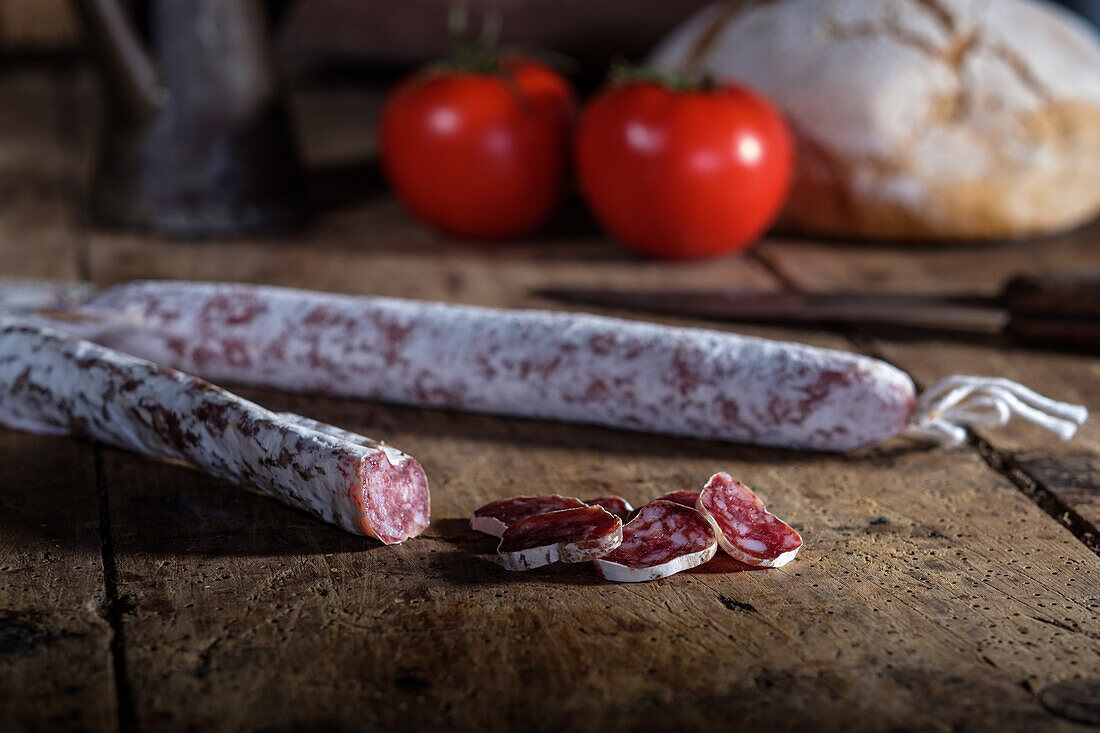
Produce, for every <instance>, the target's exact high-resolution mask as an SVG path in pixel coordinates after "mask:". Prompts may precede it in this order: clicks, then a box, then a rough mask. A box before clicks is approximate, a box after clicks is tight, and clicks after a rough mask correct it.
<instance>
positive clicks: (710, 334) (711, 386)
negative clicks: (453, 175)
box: [57, 281, 915, 450]
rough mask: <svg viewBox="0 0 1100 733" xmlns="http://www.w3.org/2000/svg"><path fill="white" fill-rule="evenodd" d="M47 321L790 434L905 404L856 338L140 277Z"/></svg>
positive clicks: (272, 368) (210, 358) (340, 387)
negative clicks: (792, 339) (840, 341)
mask: <svg viewBox="0 0 1100 733" xmlns="http://www.w3.org/2000/svg"><path fill="white" fill-rule="evenodd" d="M57 326H58V327H59V328H63V329H66V330H69V331H71V332H73V333H76V334H78V335H85V336H86V337H88V338H92V339H93V340H95V341H98V342H99V343H102V344H104V345H107V346H110V347H112V348H117V349H119V350H122V351H125V352H127V353H131V354H135V355H137V356H141V357H143V358H146V359H149V360H151V361H155V362H158V363H162V364H167V365H170V366H173V367H175V368H178V369H182V370H184V371H187V372H191V373H195V374H199V375H202V376H204V377H207V378H209V379H213V380H216V381H219V382H221V381H224V382H236V383H242V384H253V385H263V386H267V387H274V388H277V389H284V390H290V391H306V392H320V393H326V394H333V395H340V396H349V397H361V398H367V399H379V400H386V401H391V402H397V403H402V404H409V405H419V406H428V407H443V408H453V409H460V410H469V411H475V412H488V413H494V414H499V415H511V416H520V417H529V418H540V419H550V420H564V421H571V422H580V423H593V424H598V425H606V426H610V427H615V428H625V429H630V430H644V431H651V432H658V433H666V434H673V435H684V436H694V437H699V438H713V439H721V440H731V441H738V442H746V443H758V444H764V445H775V446H785V447H791V448H811V449H819V450H849V449H854V448H858V447H861V446H865V445H869V444H874V443H878V442H880V441H882V440H885V439H886V438H889V437H890V436H893V435H896V434H898V433H899V432H901V431H903V430H904V429H905V428H906V427H907V425H908V423H909V419H910V416H911V413H912V412H913V409H914V404H915V392H914V387H913V383H912V381H911V380H910V379H909V377H908V376H907V375H906V374H905V373H903V372H902V371H900V370H898V369H896V368H895V367H892V366H890V365H889V364H886V363H885V362H882V361H878V360H876V359H871V358H868V357H865V356H859V355H856V354H850V353H845V352H841V351H833V350H829V349H820V348H815V347H811V346H805V345H802V344H795V343H784V342H778V341H769V340H766V339H760V338H753V337H749V336H740V335H736V334H730V333H723V332H718V331H710V330H703V329H690V328H674V327H669V326H661V325H656V324H651V323H644V322H638V321H627V320H620V319H613V318H605V317H601V316H594V315H587V314H579V313H554V312H546V311H536V310H499V309H491V308H481V307H474V306H465V305H446V304H441V303H428V302H418V301H411V300H400V299H395V298H380V297H354V296H342V295H333V294H328V293H317V292H307V291H301V290H291V289H285V288H276V287H269V286H257V285H240V284H219V283H191V282H173V281H147V282H134V283H130V284H126V285H121V286H119V287H116V288H114V289H112V290H108V291H106V292H104V293H102V294H101V295H99V296H98V297H96V298H94V299H93V300H92V301H90V302H89V303H87V304H86V305H85V306H83V307H81V308H79V309H78V310H77V311H76V312H74V313H72V314H70V318H69V319H66V320H63V321H59V322H58V323H57Z"/></svg>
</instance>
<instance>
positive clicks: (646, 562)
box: [595, 499, 718, 583]
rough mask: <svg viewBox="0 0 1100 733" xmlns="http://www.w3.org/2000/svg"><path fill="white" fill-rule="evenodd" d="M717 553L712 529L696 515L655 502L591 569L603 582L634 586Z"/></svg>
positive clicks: (647, 507) (627, 527)
mask: <svg viewBox="0 0 1100 733" xmlns="http://www.w3.org/2000/svg"><path fill="white" fill-rule="evenodd" d="M717 550H718V540H717V537H716V536H715V533H714V529H713V528H712V527H711V525H710V524H709V523H708V522H707V520H706V519H704V518H703V516H702V515H701V514H699V512H697V511H695V510H694V509H692V508H690V507H686V506H684V505H683V504H677V503H676V502H672V501H665V500H663V499H657V500H655V501H651V502H649V503H648V504H646V505H645V506H644V507H642V508H641V510H640V511H639V512H638V516H636V517H635V518H634V519H633V520H632V521H631V522H630V523H629V524H627V525H626V526H624V527H623V541H622V544H620V545H619V547H618V549H616V550H614V551H613V552H610V553H608V554H606V555H604V556H603V557H601V558H599V559H597V560H596V561H595V566H596V572H598V573H599V574H600V575H601V576H603V577H604V578H606V579H607V580H614V581H618V582H620V583H636V582H640V581H646V580H656V579H658V578H666V577H668V576H669V575H674V574H676V573H678V572H680V571H682V570H688V569H690V568H693V567H696V566H698V565H702V564H703V563H705V562H706V561H708V560H710V559H711V558H712V557H714V553H715V552H717Z"/></svg>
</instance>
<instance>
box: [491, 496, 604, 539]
mask: <svg viewBox="0 0 1100 733" xmlns="http://www.w3.org/2000/svg"><path fill="white" fill-rule="evenodd" d="M583 506H585V504H584V502H582V501H581V500H580V499H574V498H573V497H571V496H561V495H560V494H550V495H549V496H515V497H512V498H511V499H501V500H500V501H493V502H490V503H488V504H484V505H482V506H479V507H478V508H477V509H475V510H474V515H473V516H472V517H471V518H470V529H473V530H476V531H478V532H484V533H485V534H488V535H492V536H493V537H501V536H502V535H503V534H504V530H506V529H507V528H508V526H509V525H511V524H515V523H516V522H518V521H520V520H521V519H526V518H527V517H533V516H535V515H536V514H545V513H546V512H556V511H560V510H562V509H579V508H581V507H583Z"/></svg>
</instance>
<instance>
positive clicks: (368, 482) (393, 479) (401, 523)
mask: <svg viewBox="0 0 1100 733" xmlns="http://www.w3.org/2000/svg"><path fill="white" fill-rule="evenodd" d="M358 473H359V492H360V494H359V503H360V504H361V505H362V507H363V518H362V519H361V520H360V528H361V529H362V530H363V533H364V534H367V535H370V536H371V537H376V538H378V539H379V540H381V541H382V542H384V543H385V544H387V545H392V544H395V543H397V542H403V541H404V540H407V539H409V538H410V537H415V536H416V535H418V534H420V533H421V532H423V531H424V528H425V527H427V526H428V517H429V515H430V513H431V497H430V496H429V494H428V477H427V476H426V475H425V474H424V469H423V467H421V465H420V463H418V462H417V461H416V459H414V458H412V457H410V456H405V457H404V460H402V461H398V462H396V463H394V462H393V458H392V456H391V455H388V454H386V453H383V452H381V451H378V452H375V453H372V454H370V455H369V456H367V457H366V458H364V459H363V461H362V462H361V463H360V464H359V471H358Z"/></svg>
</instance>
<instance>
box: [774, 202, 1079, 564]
mask: <svg viewBox="0 0 1100 733" xmlns="http://www.w3.org/2000/svg"><path fill="white" fill-rule="evenodd" d="M759 254H760V255H761V256H762V257H763V258H764V259H765V260H766V261H768V262H769V263H770V264H771V265H772V266H773V267H774V268H775V269H776V270H777V271H779V272H780V273H781V274H782V275H783V276H784V278H786V279H787V280H788V281H789V282H791V283H793V284H794V285H795V286H797V287H799V288H803V289H806V290H844V289H857V290H858V289H863V290H884V291H890V290H894V291H902V290H905V291H916V292H945V293H946V292H962V291H968V292H969V291H977V292H990V293H992V292H996V291H997V289H998V288H999V287H1000V285H1001V283H1002V282H1003V281H1004V280H1005V279H1006V278H1008V277H1010V276H1012V275H1013V274H1017V273H1023V272H1065V271H1078V270H1097V271H1100V222H1098V223H1097V224H1094V225H1092V226H1090V227H1086V228H1084V229H1081V230H1078V231H1076V232H1071V233H1068V234H1065V235H1060V236H1058V237H1052V238H1050V239H1048V240H1043V241H1032V242H1020V243H1015V244H997V245H966V246H955V247H946V246H944V247H940V248H936V249H930V250H923V249H920V248H919V247H912V248H909V249H903V248H894V249H890V250H883V251H879V250H872V249H869V248H867V247H859V246H849V245H843V244H823V243H812V242H790V241H775V242H769V243H767V244H766V245H764V246H763V247H762V248H761V249H760V250H759ZM874 349H875V351H876V352H877V353H879V354H880V355H881V356H882V357H883V358H885V359H887V360H888V361H891V362H893V363H895V364H897V365H899V366H901V367H902V368H904V369H906V370H908V371H909V372H910V373H911V374H912V375H913V376H914V377H915V378H916V379H917V380H918V381H919V382H921V383H923V384H924V385H925V386H927V385H930V384H932V383H934V382H935V381H936V380H938V379H940V378H942V377H945V376H948V375H949V374H987V375H991V376H1001V377H1007V378H1008V379H1012V380H1015V381H1018V382H1020V383H1022V384H1025V385H1028V386H1029V387H1032V388H1033V389H1036V390H1038V391H1039V392H1041V393H1043V394H1046V395H1049V396H1050V397H1053V398H1055V399H1058V400H1065V401H1068V402H1073V403H1076V404H1083V405H1085V406H1086V407H1088V408H1089V409H1090V411H1091V412H1092V413H1093V417H1092V419H1090V420H1089V421H1088V422H1087V423H1086V424H1085V425H1084V426H1083V427H1082V428H1081V429H1080V430H1079V431H1078V434H1077V436H1076V437H1075V438H1074V439H1073V441H1072V442H1069V443H1064V442H1062V441H1061V440H1060V439H1059V438H1057V437H1056V436H1054V435H1052V434H1050V433H1048V432H1046V431H1043V430H1041V429H1039V428H1037V427H1035V426H1033V425H1030V424H1027V423H1023V422H1019V421H1018V422H1016V423H1013V424H1012V425H1011V426H1009V427H1008V428H1006V429H998V430H996V431H989V430H982V431H979V433H980V434H981V435H982V436H983V437H984V438H985V439H986V440H988V441H989V442H990V443H991V444H992V445H993V446H995V447H996V448H997V449H999V450H1001V451H1003V452H1005V453H1007V454H1008V456H1009V458H1010V460H1011V462H1012V464H1013V465H1014V466H1016V467H1018V468H1019V469H1020V470H1021V471H1022V472H1023V474H1024V475H1026V476H1028V477H1030V478H1031V479H1032V480H1033V481H1035V482H1036V483H1037V485H1038V487H1039V488H1040V489H1042V490H1045V491H1049V492H1050V493H1051V494H1052V495H1054V496H1055V497H1057V498H1058V499H1059V500H1060V501H1061V502H1063V503H1064V504H1065V505H1066V506H1067V507H1068V508H1070V509H1072V510H1073V511H1074V512H1076V513H1077V514H1079V515H1080V516H1081V517H1082V518H1083V519H1084V520H1085V521H1086V522H1088V523H1090V524H1091V525H1092V527H1093V531H1094V532H1095V528H1096V527H1098V526H1100V469H1098V467H1100V423H1098V420H1097V417H1096V415H1097V414H1100V360H1097V359H1096V358H1094V357H1089V356H1082V355H1073V354H1058V353H1053V352H1043V351H1036V350H1029V349H1022V348H998V349H991V348H989V347H988V346H986V345H983V344H981V343H978V344H974V343H965V342H956V341H935V340H932V341H928V340H916V341H913V340H910V341H902V340H890V339H881V338H880V339H876V340H875V341H874ZM1097 546H1098V547H1100V544H1097Z"/></svg>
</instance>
